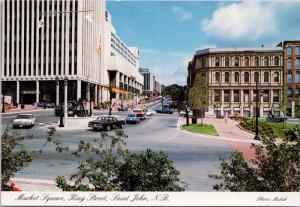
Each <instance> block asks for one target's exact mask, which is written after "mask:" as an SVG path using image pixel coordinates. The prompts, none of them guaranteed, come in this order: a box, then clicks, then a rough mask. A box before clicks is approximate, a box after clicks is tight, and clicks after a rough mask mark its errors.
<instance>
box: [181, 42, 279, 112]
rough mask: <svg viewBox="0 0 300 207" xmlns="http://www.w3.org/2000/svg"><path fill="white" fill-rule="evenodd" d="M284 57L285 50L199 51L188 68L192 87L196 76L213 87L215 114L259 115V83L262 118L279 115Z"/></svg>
mask: <svg viewBox="0 0 300 207" xmlns="http://www.w3.org/2000/svg"><path fill="white" fill-rule="evenodd" d="M283 65H284V56H283V50H282V48H279V47H275V48H264V47H261V48H217V49H210V48H209V49H204V50H199V51H197V52H196V54H195V55H194V57H193V60H192V61H191V62H190V63H189V65H188V78H187V84H188V87H192V86H193V84H194V81H195V77H196V74H199V75H202V76H204V77H206V81H207V83H208V85H209V86H210V87H211V105H210V106H209V107H208V108H207V109H206V110H207V111H208V112H209V113H211V114H215V115H216V114H222V115H223V114H224V112H227V113H228V114H234V113H238V114H240V115H242V116H252V115H255V112H256V95H257V93H256V82H258V88H259V91H260V97H259V116H261V117H265V116H267V115H268V114H269V112H270V111H272V112H273V113H274V114H276V113H279V111H280V110H279V104H280V100H281V98H282V91H283V90H282V87H283Z"/></svg>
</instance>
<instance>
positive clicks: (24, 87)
mask: <svg viewBox="0 0 300 207" xmlns="http://www.w3.org/2000/svg"><path fill="white" fill-rule="evenodd" d="M0 23H1V31H3V34H4V35H3V36H2V35H1V49H2V52H1V57H0V58H1V61H0V63H1V65H0V67H1V73H2V74H1V75H2V91H3V92H4V93H5V95H7V96H11V97H12V100H13V102H14V103H19V104H32V103H33V102H39V101H46V102H50V103H56V104H58V103H59V101H62V97H63V96H64V95H63V93H64V92H63V91H64V90H63V88H64V80H67V86H66V87H67V90H68V100H78V99H79V98H81V99H83V100H86V101H89V99H90V98H91V100H92V101H93V102H94V103H95V105H98V104H99V103H101V102H105V101H108V100H110V90H109V89H110V86H111V87H112V88H113V90H112V96H113V98H114V99H116V98H119V94H120V93H119V91H122V90H124V93H123V94H126V95H127V94H131V96H132V97H134V96H138V95H139V94H140V93H141V91H142V84H143V79H142V76H141V75H140V74H139V71H138V68H139V57H138V56H139V54H138V53H139V52H138V49H137V48H129V47H127V46H126V45H125V44H124V42H122V41H121V40H120V39H119V38H118V37H117V36H116V31H115V29H114V28H113V26H112V22H111V16H110V14H109V13H108V12H107V11H106V2H105V1H98V0H80V1H79V0H58V1H52V0H26V1H17V0H5V1H1V18H0Z"/></svg>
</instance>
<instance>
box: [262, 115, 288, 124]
mask: <svg viewBox="0 0 300 207" xmlns="http://www.w3.org/2000/svg"><path fill="white" fill-rule="evenodd" d="M266 120H267V121H271V122H284V121H285V120H287V118H286V117H284V116H282V115H277V116H276V115H273V114H272V113H269V115H268V117H267V118H266Z"/></svg>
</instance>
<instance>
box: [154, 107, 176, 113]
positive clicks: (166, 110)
mask: <svg viewBox="0 0 300 207" xmlns="http://www.w3.org/2000/svg"><path fill="white" fill-rule="evenodd" d="M156 112H157V113H161V114H173V110H172V109H170V108H164V109H158V110H156Z"/></svg>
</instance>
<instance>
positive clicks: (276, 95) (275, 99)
mask: <svg viewBox="0 0 300 207" xmlns="http://www.w3.org/2000/svg"><path fill="white" fill-rule="evenodd" d="M273 102H279V90H273Z"/></svg>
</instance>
